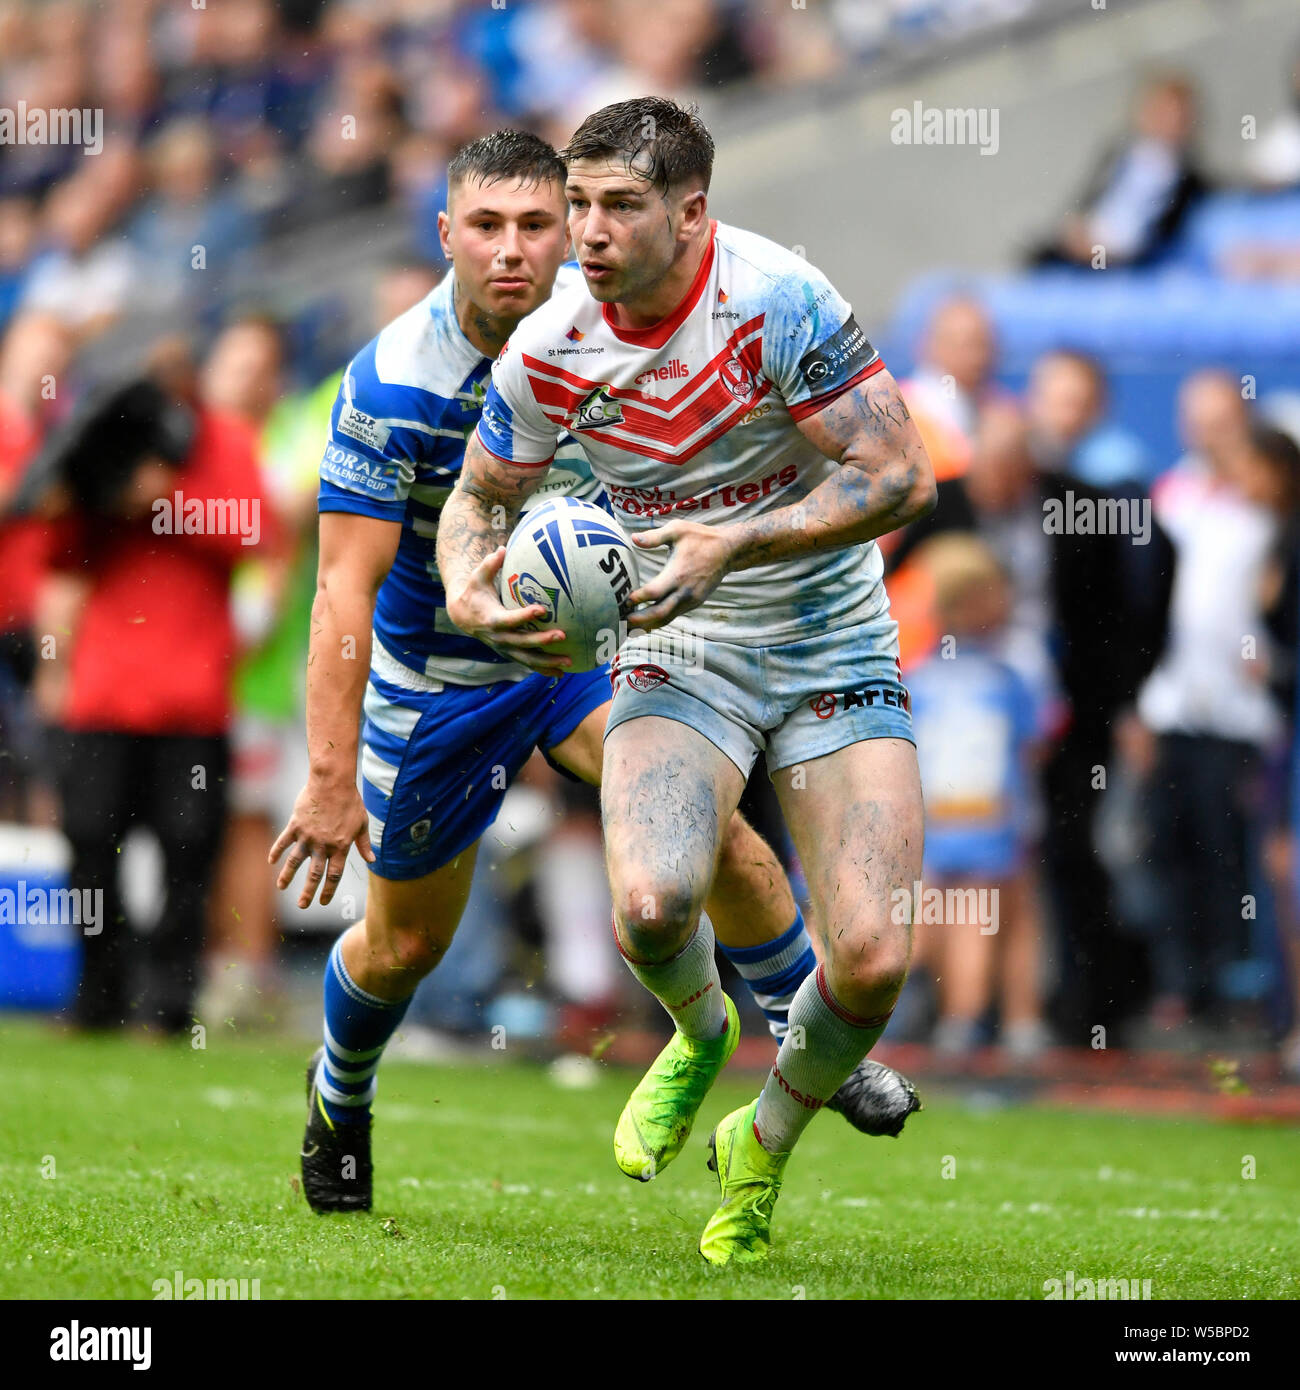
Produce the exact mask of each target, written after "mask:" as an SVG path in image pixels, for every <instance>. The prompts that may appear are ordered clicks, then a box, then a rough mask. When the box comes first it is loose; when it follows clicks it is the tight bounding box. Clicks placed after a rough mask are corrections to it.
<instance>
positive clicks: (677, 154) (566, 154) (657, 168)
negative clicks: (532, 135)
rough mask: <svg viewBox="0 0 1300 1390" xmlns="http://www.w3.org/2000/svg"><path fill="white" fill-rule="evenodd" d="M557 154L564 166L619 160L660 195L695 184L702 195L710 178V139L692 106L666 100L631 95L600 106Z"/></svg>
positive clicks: (711, 162)
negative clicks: (593, 161)
mask: <svg viewBox="0 0 1300 1390" xmlns="http://www.w3.org/2000/svg"><path fill="white" fill-rule="evenodd" d="M560 154H561V157H562V158H563V160H564V162H565V163H566V164H572V163H573V162H574V161H575V160H578V159H602V158H603V159H613V160H620V161H622V163H623V164H624V165H625V167H626V168H627V169H628V171H629V172H631V173H634V174H639V175H641V177H642V178H647V179H649V180H650V182H651V183H652V184H654V185H655V187H656V188H659V189H662V191H663V192H665V193H667V192H668V190H669V189H671V188H677V187H680V186H681V185H682V184H685V183H692V182H697V181H698V183H699V184H700V186H701V187H702V188H703V189H704V190H705V192H708V188H709V180H710V178H712V176H713V136H711V135H710V134H709V132H708V130H707V129H706V127H705V125H704V122H703V121H702V120H700V117H699V113H698V111H697V109H696V108H695V107H694V106H681V105H679V104H678V103H677V102H675V101H669V99H668V98H667V97H633V98H632V99H631V100H630V101H617V102H615V103H614V104H613V105H612V106H602V107H601V108H600V110H599V111H595V112H593V113H592V114H591V115H590V116H588V117H587V119H586V120H585V121H583V123H582V124H581V125H580V126H579V127H578V128H577V130H576V131H574V133H573V138H572V139H571V140H570V141H569V143H568V144H567V145H566V146H565V147H564V149H563V150H562V151H561V152H560Z"/></svg>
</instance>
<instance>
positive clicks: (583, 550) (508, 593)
mask: <svg viewBox="0 0 1300 1390" xmlns="http://www.w3.org/2000/svg"><path fill="white" fill-rule="evenodd" d="M636 587H637V568H636V552H635V551H634V550H633V549H632V546H631V543H630V542H629V541H628V538H627V536H626V534H625V533H624V531H623V528H622V527H621V526H620V525H619V524H618V522H617V521H615V520H614V518H613V517H612V516H610V514H609V513H608V512H607V511H604V510H603V509H602V508H600V507H598V506H596V505H595V503H593V502H584V501H582V500H581V499H579V498H577V497H556V498H553V499H552V500H551V501H549V502H543V503H542V504H541V505H540V506H538V507H534V508H533V509H532V510H531V511H528V512H525V513H524V515H523V517H522V518H521V520H520V522H519V524H518V525H517V526H516V527H515V529H514V531H513V533H512V534H511V536H510V539H509V541H507V543H506V559H505V564H504V565H502V567H501V575H500V593H501V602H502V603H503V604H504V605H505V607H507V608H527V607H528V606H529V605H530V604H534V603H539V604H541V605H542V607H543V608H545V609H546V616H545V617H544V618H539V619H538V620H537V622H536V623H535V624H530V626H532V627H534V628H536V629H537V630H539V631H541V630H545V629H546V628H550V627H558V628H560V629H561V630H562V631H563V632H564V641H563V642H557V643H556V644H555V645H554V646H552V647H548V648H547V649H546V650H547V651H548V652H554V653H555V654H556V655H559V656H567V657H569V658H571V660H572V662H573V665H572V666H571V667H570V668H569V669H570V670H572V671H593V670H595V668H596V667H597V666H601V665H603V664H604V663H605V662H607V661H611V660H613V657H614V653H615V652H616V651H617V650H618V648H619V644H620V642H621V641H622V640H623V638H624V637H625V636H626V635H627V629H626V628H625V627H624V626H623V619H624V618H625V617H626V615H627V611H628V609H627V600H628V595H629V594H631V592H632V591H633V589H635V588H636Z"/></svg>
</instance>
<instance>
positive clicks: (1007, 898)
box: [908, 534, 1048, 1059]
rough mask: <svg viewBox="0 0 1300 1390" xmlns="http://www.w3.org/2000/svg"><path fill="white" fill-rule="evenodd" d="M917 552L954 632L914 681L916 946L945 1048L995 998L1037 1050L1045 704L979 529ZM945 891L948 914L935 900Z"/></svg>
mask: <svg viewBox="0 0 1300 1390" xmlns="http://www.w3.org/2000/svg"><path fill="white" fill-rule="evenodd" d="M918 560H919V561H920V562H921V563H923V564H924V565H925V566H926V568H927V570H928V571H929V573H930V575H931V577H932V580H933V584H934V594H935V608H936V613H937V615H938V619H939V624H940V627H941V629H942V633H943V635H942V637H941V639H940V644H939V649H938V651H937V652H936V653H935V654H934V655H933V656H931V657H929V658H928V659H927V660H926V661H924V662H923V663H922V664H921V665H920V666H918V667H917V668H916V669H915V670H914V671H913V672H912V673H911V675H910V676H909V678H908V686H909V688H910V691H911V696H912V712H913V717H914V719H915V721H916V734H917V745H918V749H919V752H920V759H921V784H922V787H923V788H924V792H925V802H926V826H925V861H924V862H925V870H924V872H925V877H924V881H923V891H922V893H921V895H919V896H920V901H919V904H915V905H919V906H920V908H921V909H922V910H921V912H920V913H919V914H918V926H919V927H920V928H921V931H920V932H919V933H918V943H919V944H918V956H923V957H924V958H925V959H926V961H927V962H928V963H929V965H930V967H931V969H932V970H933V971H934V973H935V975H936V976H937V977H938V985H939V1024H938V1029H937V1031H936V1034H935V1044H936V1046H938V1047H939V1048H940V1049H941V1050H943V1051H945V1052H954V1053H955V1052H965V1051H967V1050H968V1049H969V1048H971V1047H972V1046H973V1045H974V1044H975V1042H976V1040H977V1038H978V1035H979V1028H980V1023H981V1020H982V1018H983V1016H984V1014H985V1013H986V1011H987V1010H988V1008H989V1006H990V1005H991V1004H992V1003H993V1002H994V999H995V998H996V999H997V1001H998V1003H999V1005H1000V1016H1001V1038H1002V1043H1003V1046H1004V1047H1005V1048H1006V1049H1007V1051H1008V1052H1009V1053H1010V1054H1012V1055H1013V1056H1015V1057H1017V1058H1020V1059H1027V1058H1029V1057H1032V1056H1033V1055H1035V1054H1036V1053H1037V1052H1039V1051H1040V1050H1041V1049H1042V1048H1043V1047H1044V1046H1045V1045H1046V1044H1047V1041H1048V1036H1047V1029H1046V1026H1045V1025H1044V1022H1043V1010H1042V999H1041V990H1040V979H1039V975H1040V956H1041V928H1040V920H1039V908H1038V892H1037V884H1036V880H1035V875H1034V871H1033V867H1032V860H1031V856H1030V849H1031V839H1032V834H1033V831H1032V826H1033V823H1034V820H1035V808H1034V802H1035V793H1034V791H1033V789H1032V776H1033V774H1032V772H1031V764H1032V762H1033V760H1034V755H1035V751H1036V745H1037V743H1038V740H1039V738H1040V736H1041V734H1042V728H1041V724H1042V715H1043V705H1044V701H1043V700H1042V698H1041V697H1040V696H1038V695H1037V694H1036V693H1035V692H1034V691H1033V690H1031V688H1030V686H1029V684H1028V682H1027V681H1026V680H1025V679H1024V677H1023V676H1022V675H1020V674H1019V673H1018V672H1017V671H1016V670H1015V669H1014V668H1013V667H1012V666H1011V665H1009V664H1008V663H1007V661H1006V660H1004V659H1003V657H1002V655H1001V654H1000V642H1001V639H1002V637H1003V636H1004V634H1005V629H1006V625H1007V619H1008V616H1009V614H1010V611H1011V585H1010V582H1009V580H1008V577H1007V575H1006V573H1005V572H1004V571H1003V569H1002V567H1001V565H1000V564H999V562H998V560H997V557H996V556H995V554H994V552H993V551H992V549H990V547H988V546H987V545H985V544H984V542H983V541H981V540H978V539H977V538H976V537H974V536H971V535H968V534H953V535H948V536H939V537H936V538H935V539H933V540H932V541H930V542H929V543H928V544H927V545H926V546H925V547H924V549H923V550H922V551H921V553H920V555H919V556H918ZM935 889H939V890H940V891H941V892H942V893H943V895H944V897H943V901H944V904H945V910H944V913H943V920H942V921H941V922H935V920H934V917H935V913H934V912H933V911H932V910H931V906H930V899H931V897H932V896H934V893H933V890H935ZM953 890H955V891H953ZM915 896H916V895H915V894H914V897H915ZM962 904H964V907H962V910H960V911H958V912H952V911H949V910H948V909H949V907H950V905H951V906H958V905H962ZM972 909H974V911H972ZM972 917H974V918H975V920H972Z"/></svg>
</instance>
